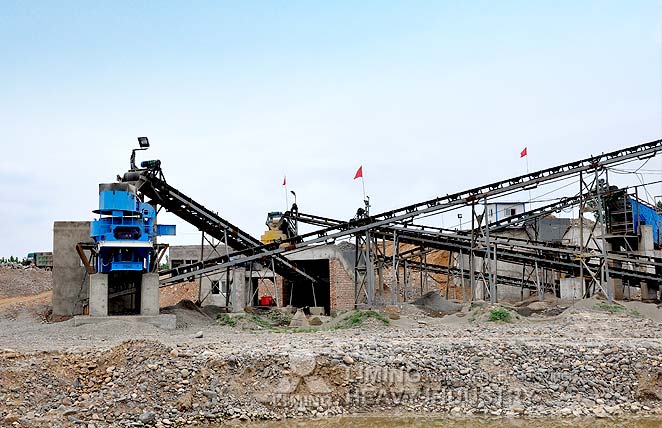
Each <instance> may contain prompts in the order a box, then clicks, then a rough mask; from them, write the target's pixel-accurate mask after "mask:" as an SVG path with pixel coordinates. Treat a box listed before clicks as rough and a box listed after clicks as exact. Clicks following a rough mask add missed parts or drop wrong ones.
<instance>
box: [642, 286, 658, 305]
mask: <svg viewBox="0 0 662 428" xmlns="http://www.w3.org/2000/svg"><path fill="white" fill-rule="evenodd" d="M657 291H658V290H657V288H656V287H654V286H650V285H648V284H647V283H645V282H642V283H641V301H642V302H649V301H653V300H657Z"/></svg>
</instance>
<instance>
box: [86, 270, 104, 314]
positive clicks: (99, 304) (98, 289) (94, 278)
mask: <svg viewBox="0 0 662 428" xmlns="http://www.w3.org/2000/svg"><path fill="white" fill-rule="evenodd" d="M90 316H91V317H107V316H108V275H107V274H105V273H95V274H92V275H90Z"/></svg>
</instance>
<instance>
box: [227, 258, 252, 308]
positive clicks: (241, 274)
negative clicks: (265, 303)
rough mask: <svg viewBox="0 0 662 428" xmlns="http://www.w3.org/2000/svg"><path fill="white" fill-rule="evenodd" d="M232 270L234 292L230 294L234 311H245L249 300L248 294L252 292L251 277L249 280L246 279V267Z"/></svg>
mask: <svg viewBox="0 0 662 428" xmlns="http://www.w3.org/2000/svg"><path fill="white" fill-rule="evenodd" d="M230 272H231V275H232V292H231V295H230V296H231V299H230V300H231V302H232V312H243V311H244V308H246V302H247V301H248V296H247V294H250V287H249V285H250V279H249V280H248V281H247V280H246V270H245V269H241V268H237V269H233V270H232V271H230Z"/></svg>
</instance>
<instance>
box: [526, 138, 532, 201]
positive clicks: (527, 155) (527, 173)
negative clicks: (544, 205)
mask: <svg viewBox="0 0 662 428" xmlns="http://www.w3.org/2000/svg"><path fill="white" fill-rule="evenodd" d="M527 149H528V147H527ZM525 157H526V175H529V151H528V150H527V152H526V156H525ZM531 208H532V207H531V189H529V211H531Z"/></svg>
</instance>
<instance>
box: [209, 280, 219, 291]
mask: <svg viewBox="0 0 662 428" xmlns="http://www.w3.org/2000/svg"><path fill="white" fill-rule="evenodd" d="M211 294H221V286H220V283H219V281H218V280H217V279H213V280H212V281H211Z"/></svg>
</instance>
